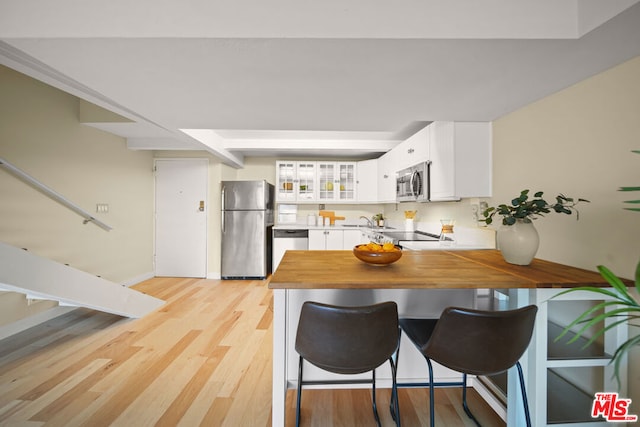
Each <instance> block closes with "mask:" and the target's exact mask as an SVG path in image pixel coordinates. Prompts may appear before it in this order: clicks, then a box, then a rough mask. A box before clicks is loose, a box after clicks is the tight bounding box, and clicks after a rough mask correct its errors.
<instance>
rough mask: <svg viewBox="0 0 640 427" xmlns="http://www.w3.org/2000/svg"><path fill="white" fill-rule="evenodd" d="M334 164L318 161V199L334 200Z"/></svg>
mask: <svg viewBox="0 0 640 427" xmlns="http://www.w3.org/2000/svg"><path fill="white" fill-rule="evenodd" d="M335 184H336V164H335V163H334V162H332V163H323V162H318V200H320V201H327V200H335Z"/></svg>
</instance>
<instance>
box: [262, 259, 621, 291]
mask: <svg viewBox="0 0 640 427" xmlns="http://www.w3.org/2000/svg"><path fill="white" fill-rule="evenodd" d="M577 286H609V285H608V284H607V282H606V281H605V280H604V279H603V278H602V276H600V274H599V273H597V272H593V271H588V270H584V269H580V268H575V267H570V266H567V265H562V264H558V263H554V262H550V261H544V260H539V259H534V260H533V262H532V263H531V264H530V265H528V266H518V265H513V264H508V263H506V262H505V261H504V260H503V259H502V255H501V254H500V252H499V251H497V250H470V251H440V250H430V251H405V252H404V253H403V254H402V258H400V259H399V260H398V261H397V262H395V263H394V264H390V265H386V266H374V265H370V264H366V263H364V262H362V261H360V260H358V259H357V258H356V257H355V256H354V255H353V253H352V251H348V250H345V251H287V252H286V253H285V255H284V257H283V258H282V261H281V262H280V266H279V267H278V269H277V270H276V271H275V272H274V274H273V275H272V276H271V280H270V283H269V288H271V289H390V288H393V289H486V288H494V289H508V288H572V287H577Z"/></svg>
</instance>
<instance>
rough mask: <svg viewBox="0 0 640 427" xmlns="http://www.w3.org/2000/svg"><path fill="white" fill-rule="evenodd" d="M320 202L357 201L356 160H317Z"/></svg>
mask: <svg viewBox="0 0 640 427" xmlns="http://www.w3.org/2000/svg"><path fill="white" fill-rule="evenodd" d="M316 174H317V187H318V199H317V200H318V202H321V203H324V202H355V201H357V199H356V162H317V173H316Z"/></svg>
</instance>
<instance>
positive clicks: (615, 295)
mask: <svg viewBox="0 0 640 427" xmlns="http://www.w3.org/2000/svg"><path fill="white" fill-rule="evenodd" d="M632 152H634V153H636V154H640V150H632ZM618 190H619V191H640V186H633V187H620V188H618ZM625 203H631V204H640V200H627V201H625ZM624 209H627V210H630V211H636V212H640V208H638V207H630V208H624ZM598 271H599V272H600V274H601V275H602V277H603V278H604V279H605V280H606V281H607V283H609V284H610V285H611V289H609V288H597V287H593V286H585V287H579V288H572V289H568V290H566V291H564V292H561V293H559V294H558V295H556V296H560V295H564V294H567V293H570V292H578V291H587V292H591V293H594V294H599V295H602V296H603V297H607V298H608V299H607V300H604V301H603V302H601V303H599V304H596V305H595V306H593V307H591V308H589V309H587V310H585V311H584V312H583V313H582V314H581V315H580V316H578V317H577V318H576V319H575V320H574V321H573V322H571V323H570V324H569V325H568V326H567V327H565V328H564V330H563V331H562V333H561V334H560V335H559V336H558V337H557V338H556V339H555V340H556V341H558V340H560V339H561V338H562V337H564V336H565V335H566V334H567V333H569V331H571V330H572V329H573V328H574V327H575V326H576V325H582V327H581V328H580V329H579V330H578V331H577V332H576V335H575V336H574V337H573V338H572V339H570V340H569V341H568V342H567V343H572V342H575V341H576V340H578V339H579V338H580V337H581V336H582V335H584V333H585V332H586V331H587V330H588V329H589V328H591V327H592V326H596V325H602V326H601V327H600V329H599V330H597V331H596V332H595V334H594V335H593V336H592V337H591V338H590V339H589V340H588V341H587V342H586V344H585V345H584V347H586V346H588V345H590V344H592V343H593V342H594V341H595V340H596V339H598V338H599V337H600V336H601V335H602V334H604V333H605V332H607V331H608V330H610V329H612V328H615V327H618V326H623V327H627V326H628V325H631V326H634V327H640V325H638V324H633V323H632V321H634V320H637V319H640V303H639V302H638V301H637V300H636V298H634V297H633V296H632V295H631V294H630V293H629V290H628V289H627V286H626V285H625V283H624V282H623V280H622V279H620V278H619V277H617V276H616V275H614V274H613V273H612V272H611V271H610V270H609V269H608V268H607V267H604V266H602V265H600V266H598ZM634 283H635V288H636V292H637V293H638V294H639V295H640V262H638V264H637V265H636V271H635V281H634ZM605 308H610V309H609V310H607V311H604V312H603V311H602V310H603V309H605ZM606 320H611V323H609V324H608V325H605V323H604V322H605V321H606ZM636 345H640V335H635V336H633V334H632V336H631V338H629V339H628V340H627V341H625V342H624V343H622V344H621V345H620V346H619V347H618V348H617V349H616V351H615V352H614V353H613V356H612V358H611V361H610V363H613V372H614V376H615V379H616V381H617V382H618V387H619V386H620V363H621V362H622V360H624V358H625V356H627V354H628V353H629V351H630V350H631V349H632V348H633V347H634V346H636Z"/></svg>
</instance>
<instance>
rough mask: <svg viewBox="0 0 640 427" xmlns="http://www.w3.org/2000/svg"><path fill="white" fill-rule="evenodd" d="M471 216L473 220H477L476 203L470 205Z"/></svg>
mask: <svg viewBox="0 0 640 427" xmlns="http://www.w3.org/2000/svg"><path fill="white" fill-rule="evenodd" d="M471 216H472V217H473V220H474V221H476V222H477V221H478V205H476V204H475V203H474V204H472V205H471Z"/></svg>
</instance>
